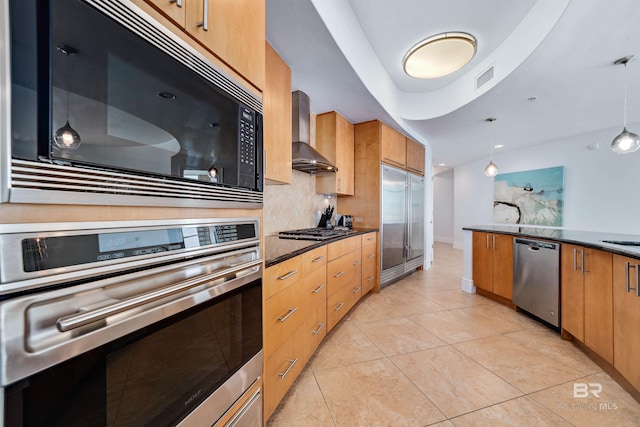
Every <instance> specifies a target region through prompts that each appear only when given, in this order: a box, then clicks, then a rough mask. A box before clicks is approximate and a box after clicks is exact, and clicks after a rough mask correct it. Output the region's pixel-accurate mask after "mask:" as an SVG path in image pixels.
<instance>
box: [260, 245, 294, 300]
mask: <svg viewBox="0 0 640 427" xmlns="http://www.w3.org/2000/svg"><path fill="white" fill-rule="evenodd" d="M301 276H302V257H301V256H297V257H294V258H291V259H288V260H286V261H283V262H281V263H279V264H276V265H274V266H272V267H269V268H267V269H265V272H264V286H263V289H262V295H263V296H262V297H263V298H264V299H267V298H269V297H271V296H272V295H275V294H277V293H278V292H280V291H281V290H283V289H284V288H286V287H287V286H291V285H293V284H294V283H296V282H297V281H298V280H300V277H301Z"/></svg>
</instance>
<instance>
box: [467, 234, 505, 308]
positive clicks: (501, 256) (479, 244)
mask: <svg viewBox="0 0 640 427" xmlns="http://www.w3.org/2000/svg"><path fill="white" fill-rule="evenodd" d="M472 258H473V284H474V285H475V286H476V287H478V288H480V289H484V290H485V291H487V292H491V293H492V294H495V295H499V296H501V297H503V298H506V299H507V300H511V298H512V297H513V236H511V235H507V234H494V233H485V232H481V231H474V232H473V255H472Z"/></svg>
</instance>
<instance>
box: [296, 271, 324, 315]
mask: <svg viewBox="0 0 640 427" xmlns="http://www.w3.org/2000/svg"><path fill="white" fill-rule="evenodd" d="M302 280H303V286H302V287H303V291H302V293H301V296H300V300H301V301H302V304H303V305H304V307H305V311H311V310H315V308H316V307H318V306H322V307H324V306H325V305H326V302H327V271H326V269H324V268H320V269H318V270H316V271H314V272H313V273H310V274H307V275H305V276H304V278H303V279H302ZM305 316H306V315H305Z"/></svg>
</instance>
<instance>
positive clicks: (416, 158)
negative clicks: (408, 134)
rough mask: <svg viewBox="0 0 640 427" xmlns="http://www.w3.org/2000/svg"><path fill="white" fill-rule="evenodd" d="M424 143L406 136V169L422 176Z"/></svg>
mask: <svg viewBox="0 0 640 427" xmlns="http://www.w3.org/2000/svg"><path fill="white" fill-rule="evenodd" d="M424 153H425V151H424V145H422V144H419V143H417V142H416V141H414V140H412V139H409V138H407V170H409V171H411V172H413V173H416V174H418V175H421V176H424Z"/></svg>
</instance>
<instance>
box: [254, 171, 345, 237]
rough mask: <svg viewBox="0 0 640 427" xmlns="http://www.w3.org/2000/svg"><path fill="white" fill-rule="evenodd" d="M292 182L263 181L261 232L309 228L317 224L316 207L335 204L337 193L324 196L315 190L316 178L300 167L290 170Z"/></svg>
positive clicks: (321, 209) (321, 208) (268, 233)
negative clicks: (270, 182)
mask: <svg viewBox="0 0 640 427" xmlns="http://www.w3.org/2000/svg"><path fill="white" fill-rule="evenodd" d="M292 172H293V176H292V184H291V185H266V186H265V189H264V207H263V209H264V211H263V214H264V233H265V235H270V234H276V233H277V232H278V231H284V230H297V229H299V228H310V227H315V226H316V225H317V221H318V218H319V215H318V211H323V210H324V209H325V208H326V207H327V206H328V205H329V204H331V206H334V205H335V202H336V200H337V198H336V197H333V198H331V199H326V198H325V197H324V195H323V194H316V178H315V176H313V175H309V174H307V173H304V172H300V171H296V170H294V171H292Z"/></svg>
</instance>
